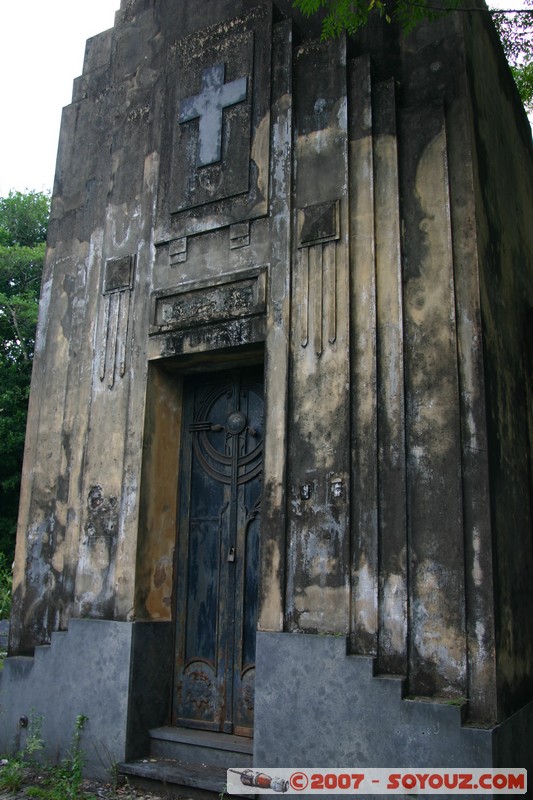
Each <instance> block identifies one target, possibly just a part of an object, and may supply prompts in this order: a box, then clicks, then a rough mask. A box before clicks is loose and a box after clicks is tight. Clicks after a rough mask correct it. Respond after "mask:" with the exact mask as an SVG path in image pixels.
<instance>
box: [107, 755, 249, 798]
mask: <svg viewBox="0 0 533 800" xmlns="http://www.w3.org/2000/svg"><path fill="white" fill-rule="evenodd" d="M118 774H119V776H120V777H122V778H125V779H126V780H127V781H128V783H130V784H131V785H133V786H139V787H141V788H144V789H146V790H148V791H153V792H161V791H163V792H164V794H165V796H166V797H172V798H175V799H176V800H178V799H179V800H219V798H220V797H221V796H224V798H228V800H229V798H232V797H233V795H229V794H227V793H226V791H225V790H226V784H227V774H226V768H225V767H222V766H212V765H207V764H200V763H190V762H187V761H182V760H177V759H171V758H143V759H139V760H138V761H129V762H127V763H125V764H119V765H118ZM243 797H246V796H245V795H240V800H243Z"/></svg>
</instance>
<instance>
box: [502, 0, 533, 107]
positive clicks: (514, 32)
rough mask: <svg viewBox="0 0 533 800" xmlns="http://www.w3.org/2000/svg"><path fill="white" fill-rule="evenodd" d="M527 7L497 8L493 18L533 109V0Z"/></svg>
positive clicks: (528, 0)
mask: <svg viewBox="0 0 533 800" xmlns="http://www.w3.org/2000/svg"><path fill="white" fill-rule="evenodd" d="M525 6H526V8H525V9H520V10H515V11H509V12H503V11H493V13H492V17H493V19H494V24H495V25H496V30H497V31H498V33H499V35H500V39H501V42H502V45H503V49H504V52H505V55H506V56H507V60H508V62H509V64H510V66H511V72H512V73H513V76H514V79H515V81H516V85H517V86H518V91H519V93H520V97H521V98H522V102H523V104H524V106H525V107H526V109H527V110H528V111H533V0H525Z"/></svg>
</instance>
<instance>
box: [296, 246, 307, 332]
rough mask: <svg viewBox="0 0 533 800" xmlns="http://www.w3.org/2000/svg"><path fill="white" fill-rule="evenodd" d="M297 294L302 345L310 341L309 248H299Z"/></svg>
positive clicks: (298, 322) (298, 321)
mask: <svg viewBox="0 0 533 800" xmlns="http://www.w3.org/2000/svg"><path fill="white" fill-rule="evenodd" d="M295 293H296V296H297V298H298V299H297V303H296V305H297V309H298V311H297V324H298V327H299V331H300V334H299V338H300V344H301V345H302V347H307V345H308V343H309V248H308V247H304V248H302V249H300V250H298V266H297V271H296V278H295Z"/></svg>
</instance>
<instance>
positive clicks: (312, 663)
mask: <svg viewBox="0 0 533 800" xmlns="http://www.w3.org/2000/svg"><path fill="white" fill-rule="evenodd" d="M256 675H257V677H256V690H255V691H256V695H255V736H254V765H256V766H257V767H259V768H261V769H263V768H265V769H266V768H273V767H291V768H293V767H294V768H297V767H305V768H312V767H321V768H323V767H337V768H342V767H347V768H365V767H366V768H372V767H385V768H391V767H392V768H394V767H405V768H413V767H460V768H461V767H462V768H464V767H492V766H494V767H496V766H499V767H502V766H509V767H525V768H526V769H531V768H532V766H533V765H532V760H533V756H532V750H531V741H532V732H533V727H532V722H533V704H530V705H529V706H527V707H526V708H525V709H523V710H522V711H521V712H520V713H519V714H516V715H514V717H511V718H510V719H509V720H507V721H506V722H505V723H503V724H502V725H500V726H498V727H497V728H494V729H492V730H484V729H480V728H471V727H467V726H463V725H462V724H461V709H460V708H458V707H457V706H454V705H449V704H446V703H437V702H423V701H419V700H410V699H404V698H403V697H402V681H401V680H400V679H395V678H389V677H375V676H374V675H373V659H371V658H365V657H360V656H347V655H346V642H345V639H344V638H343V637H335V636H312V635H307V634H291V633H264V632H263V633H258V635H257V672H256ZM513 749H514V752H512V750H513ZM511 753H512V755H511ZM507 759H509V760H507ZM530 774H531V773H530ZM302 796H303V795H302ZM441 797H443V795H441Z"/></svg>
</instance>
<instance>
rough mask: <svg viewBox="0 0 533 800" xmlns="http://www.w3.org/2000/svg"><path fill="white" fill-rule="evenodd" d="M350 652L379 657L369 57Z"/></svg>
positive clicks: (356, 173)
mask: <svg viewBox="0 0 533 800" xmlns="http://www.w3.org/2000/svg"><path fill="white" fill-rule="evenodd" d="M348 85H349V106H348V109H349V126H350V127H349V139H350V145H349V147H350V149H349V187H350V193H349V201H350V208H349V214H350V278H351V286H350V303H351V314H350V316H351V351H352V359H351V376H350V383H351V429H352V433H351V442H352V443H351V446H352V457H351V486H352V493H351V574H352V578H351V613H350V648H351V650H352V652H354V653H359V654H364V655H372V654H375V653H376V652H377V633H378V618H377V608H378V531H377V507H378V485H377V461H378V458H377V396H376V380H377V378H376V277H375V252H374V168H373V143H372V104H371V78H370V59H369V58H368V57H362V58H359V59H357V60H355V61H352V62H350V65H349V84H348Z"/></svg>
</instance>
